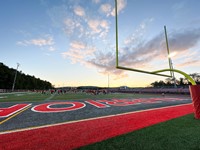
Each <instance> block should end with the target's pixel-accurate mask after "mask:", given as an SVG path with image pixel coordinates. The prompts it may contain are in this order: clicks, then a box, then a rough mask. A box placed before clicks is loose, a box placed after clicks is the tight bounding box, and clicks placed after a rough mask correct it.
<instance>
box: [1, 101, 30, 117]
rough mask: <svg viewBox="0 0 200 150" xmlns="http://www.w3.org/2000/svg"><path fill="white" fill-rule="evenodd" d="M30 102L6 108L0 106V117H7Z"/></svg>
mask: <svg viewBox="0 0 200 150" xmlns="http://www.w3.org/2000/svg"><path fill="white" fill-rule="evenodd" d="M30 105H31V104H16V105H13V106H10V107H7V108H0V118H5V117H9V116H11V115H13V114H15V113H17V112H18V111H20V110H22V109H24V108H26V107H28V106H30Z"/></svg>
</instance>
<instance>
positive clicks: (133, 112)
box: [0, 103, 192, 135]
mask: <svg viewBox="0 0 200 150" xmlns="http://www.w3.org/2000/svg"><path fill="white" fill-rule="evenodd" d="M185 105H192V103H188V104H180V105H174V106H165V107H159V108H151V109H145V110H139V111H132V112H127V113H121V114H114V115H108V116H101V117H94V118H88V119H80V120H74V121H68V122H61V123H56V124H48V125H43V126H35V127H28V128H22V129H17V130H8V131H3V132H0V135H2V134H9V133H15V132H23V131H29V130H36V129H42V128H47V127H53V126H60V125H66V124H72V123H77V122H84V121H90V120H97V119H103V118H111V117H115V116H123V115H128V114H135V113H139V112H145V111H151V110H160V109H164V108H173V107H179V106H185Z"/></svg>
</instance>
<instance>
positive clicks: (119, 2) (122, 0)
mask: <svg viewBox="0 0 200 150" xmlns="http://www.w3.org/2000/svg"><path fill="white" fill-rule="evenodd" d="M126 5H127V1H126V0H117V13H118V14H119V13H120V12H121V11H122V10H123V9H124V8H125V7H126ZM111 15H112V16H115V8H113V10H112V12H111Z"/></svg>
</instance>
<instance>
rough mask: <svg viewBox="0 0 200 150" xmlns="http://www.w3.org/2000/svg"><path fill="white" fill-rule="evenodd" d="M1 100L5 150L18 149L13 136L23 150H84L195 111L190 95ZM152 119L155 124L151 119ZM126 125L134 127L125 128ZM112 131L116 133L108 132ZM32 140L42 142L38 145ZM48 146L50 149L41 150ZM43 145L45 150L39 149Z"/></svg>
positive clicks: (35, 95)
mask: <svg viewBox="0 0 200 150" xmlns="http://www.w3.org/2000/svg"><path fill="white" fill-rule="evenodd" d="M0 97H1V99H0V109H1V111H0V126H1V128H0V139H1V146H2V147H1V148H4V149H12V147H13V144H11V143H10V141H9V140H8V139H10V138H11V137H13V136H19V138H18V140H16V141H15V140H14V141H13V142H14V144H15V145H17V146H16V147H17V148H20V149H21V148H25V149H26V148H29V149H34V148H37V149H38V148H48V146H50V145H51V147H52V144H53V145H54V148H55V147H56V148H57V149H59V147H61V148H63V149H72V148H78V147H80V146H85V145H88V144H92V143H96V142H100V141H102V140H106V139H109V138H112V137H115V136H118V135H121V134H124V133H129V132H131V131H134V130H138V129H142V128H144V127H147V126H151V125H154V124H157V123H160V122H163V121H167V120H171V119H174V118H177V117H180V116H183V115H186V114H190V113H192V111H193V110H192V105H191V99H190V97H189V96H187V95H165V96H163V95H161V94H121V93H110V94H105V95H103V94H102V95H91V94H86V93H66V94H41V93H31V92H30V93H14V94H1V96H0ZM176 110H177V111H176ZM170 114H171V115H170ZM156 115H158V116H156ZM152 116H153V118H154V120H152V119H151V118H152ZM130 118H132V119H130ZM123 120H129V121H128V122H126V123H125V122H124V121H123ZM145 120H146V123H145ZM113 127H115V129H113ZM122 127H124V129H122ZM86 129H87V130H86ZM95 129H97V130H95ZM76 130H77V131H76ZM110 130H113V131H112V132H110V133H109V132H107V131H110ZM99 131H101V134H100V133H98V132H99ZM43 132H44V133H43ZM96 132H97V133H98V134H97V133H96ZM104 132H105V133H104ZM45 133H49V134H48V135H46V134H45ZM23 134H24V136H22V137H21V138H24V137H26V140H25V141H24V139H21V138H20V135H23ZM30 134H31V136H30ZM37 134H38V135H37ZM63 134H64V135H65V136H64V135H63ZM28 135H29V136H28ZM66 135H67V136H66ZM43 136H44V137H43ZM54 136H55V137H56V139H58V140H55V141H56V142H55V143H54V142H52V139H54V138H55V137H54ZM91 136H95V137H91ZM31 137H32V138H33V137H34V138H37V140H35V141H34V140H33V139H32V138H31ZM53 137H54V138H53ZM29 138H30V139H29ZM79 138H81V140H80V139H79ZM3 139H4V140H3ZM19 139H21V140H19ZM44 139H45V140H44ZM47 139H49V140H47ZM75 139H79V140H78V141H77V140H75ZM44 141H45V144H42V145H41V142H44ZM73 141H77V142H75V143H74V142H73ZM35 142H36V143H35ZM37 142H39V143H40V146H41V147H33V145H36V144H37ZM48 142H50V143H49V144H48ZM59 142H60V144H59ZM63 142H64V143H65V144H63ZM23 143H24V144H23ZM25 143H29V144H25ZM31 143H32V144H31ZM58 145H60V146H58ZM23 146H25V147H23ZM95 149H96V148H95Z"/></svg>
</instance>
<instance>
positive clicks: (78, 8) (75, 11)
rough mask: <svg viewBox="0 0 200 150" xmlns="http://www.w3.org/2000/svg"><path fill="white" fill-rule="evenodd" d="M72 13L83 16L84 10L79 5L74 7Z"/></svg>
mask: <svg viewBox="0 0 200 150" xmlns="http://www.w3.org/2000/svg"><path fill="white" fill-rule="evenodd" d="M74 13H75V14H76V15H78V16H81V17H83V16H85V10H84V9H83V7H81V6H76V7H75V8H74Z"/></svg>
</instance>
